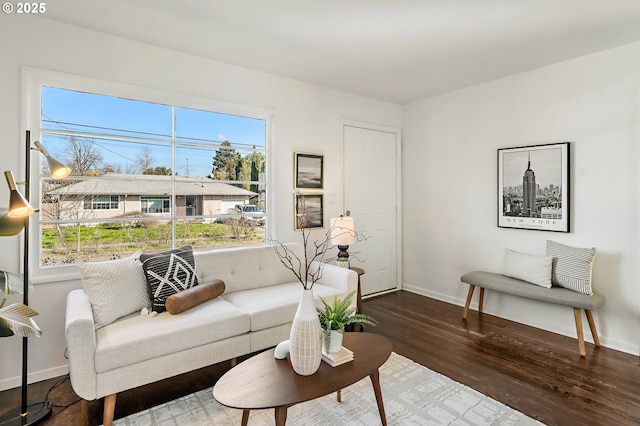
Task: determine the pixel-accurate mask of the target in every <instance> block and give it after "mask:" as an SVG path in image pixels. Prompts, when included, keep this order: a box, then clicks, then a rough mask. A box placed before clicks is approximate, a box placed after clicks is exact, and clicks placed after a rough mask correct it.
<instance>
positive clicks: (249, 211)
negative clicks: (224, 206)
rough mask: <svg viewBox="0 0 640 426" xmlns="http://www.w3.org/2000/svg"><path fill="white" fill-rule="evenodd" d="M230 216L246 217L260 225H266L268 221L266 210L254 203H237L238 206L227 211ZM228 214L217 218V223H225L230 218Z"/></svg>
mask: <svg viewBox="0 0 640 426" xmlns="http://www.w3.org/2000/svg"><path fill="white" fill-rule="evenodd" d="M227 214H228V215H229V217H240V218H243V217H244V218H246V219H247V220H248V221H250V222H252V223H254V224H256V225H258V226H264V224H265V223H266V221H267V216H266V214H265V212H263V211H262V210H260V209H259V208H258V206H256V205H254V204H236V206H235V207H234V208H232V209H229V210H228V211H227ZM232 215H233V216H232ZM229 217H227V216H221V217H218V218H216V220H215V223H225V222H226V221H227V219H228V218H229Z"/></svg>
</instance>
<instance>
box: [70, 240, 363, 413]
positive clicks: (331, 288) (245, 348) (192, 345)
mask: <svg viewBox="0 0 640 426" xmlns="http://www.w3.org/2000/svg"><path fill="white" fill-rule="evenodd" d="M290 247H292V248H293V249H294V250H296V251H301V250H302V249H301V246H299V245H294V246H290ZM195 263H196V271H197V275H198V280H199V281H200V282H201V283H206V282H210V281H211V280H213V279H220V280H222V281H224V283H225V286H226V290H225V292H224V294H223V295H222V296H219V297H217V298H215V299H212V300H209V301H207V302H205V303H203V304H201V305H198V306H196V307H193V308H191V309H189V310H187V311H185V312H183V313H180V314H177V315H171V314H169V313H168V312H163V313H161V314H159V315H157V316H143V315H140V314H139V313H134V314H131V315H128V316H125V317H123V318H120V319H118V320H116V321H115V322H113V323H111V324H109V325H107V326H104V327H102V328H99V329H97V330H96V329H95V324H94V316H93V312H92V306H91V304H90V302H89V297H88V295H87V293H86V292H85V291H84V290H83V289H79V290H73V291H71V292H70V293H69V295H68V297H67V311H66V328H65V334H66V339H67V348H68V354H69V369H70V374H71V384H72V386H73V389H74V391H75V392H76V393H77V394H78V395H79V396H81V397H82V398H84V399H87V400H94V399H98V398H102V397H106V398H105V408H104V419H103V421H104V424H105V425H108V424H110V423H111V422H112V420H113V412H114V408H115V401H116V394H117V393H118V392H121V391H124V390H127V389H131V388H135V387H137V386H141V385H145V384H148V383H151V382H155V381H158V380H161V379H165V378H168V377H172V376H175V375H178V374H182V373H185V372H188V371H191V370H195V369H198V368H202V367H205V366H208V365H212V364H215V363H218V362H221V361H224V360H230V359H234V358H235V357H237V356H240V355H245V354H249V353H252V352H255V351H259V350H261V349H265V348H269V347H272V346H275V345H276V344H278V343H279V342H281V341H283V340H287V339H288V338H289V331H290V325H291V321H292V319H293V316H294V314H295V311H296V309H297V304H298V300H299V297H300V292H301V290H302V285H301V284H300V282H298V281H296V278H295V276H294V275H293V273H292V272H291V271H289V270H288V269H286V268H285V267H284V266H283V265H282V263H281V262H280V259H279V257H278V256H277V255H276V254H275V252H274V250H273V248H272V247H269V246H263V247H250V248H239V249H226V250H217V251H207V252H196V253H195ZM317 266H318V264H316V267H317ZM322 267H323V268H324V269H323V273H322V276H321V278H320V279H319V281H318V282H316V283H315V285H314V287H313V290H314V295H315V297H316V299H317V300H318V301H319V299H318V297H323V298H325V299H332V298H333V296H334V295H337V296H338V297H344V296H346V295H347V294H348V293H350V292H352V291H355V290H356V289H357V274H356V273H355V272H354V271H351V270H349V269H345V268H341V267H338V266H334V265H330V264H323V265H322Z"/></svg>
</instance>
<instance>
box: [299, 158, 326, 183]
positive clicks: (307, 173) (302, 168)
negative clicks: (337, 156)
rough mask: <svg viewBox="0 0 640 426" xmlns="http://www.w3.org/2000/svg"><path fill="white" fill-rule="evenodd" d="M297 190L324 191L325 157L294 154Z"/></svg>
mask: <svg viewBox="0 0 640 426" xmlns="http://www.w3.org/2000/svg"><path fill="white" fill-rule="evenodd" d="M293 163H294V170H295V177H294V179H295V182H294V188H295V189H323V187H324V177H323V169H324V155H319V154H306V153H303V152H296V153H294V161H293Z"/></svg>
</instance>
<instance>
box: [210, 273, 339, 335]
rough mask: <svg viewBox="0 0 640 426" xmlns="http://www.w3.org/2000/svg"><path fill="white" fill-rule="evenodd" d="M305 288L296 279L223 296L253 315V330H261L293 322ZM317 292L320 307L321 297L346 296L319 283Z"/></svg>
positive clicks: (315, 291) (317, 301) (315, 292)
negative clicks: (301, 293)
mask: <svg viewBox="0 0 640 426" xmlns="http://www.w3.org/2000/svg"><path fill="white" fill-rule="evenodd" d="M281 267H282V266H281ZM301 291H302V284H300V283H299V282H293V283H287V284H279V285H273V286H269V287H263V288H256V289H252V290H245V291H237V292H234V293H225V294H224V295H223V296H221V297H223V298H224V299H226V300H228V301H229V302H230V303H233V304H234V305H235V306H237V307H239V308H240V309H242V310H244V311H246V312H248V313H249V315H250V316H251V331H258V330H264V329H267V328H271V327H275V326H279V325H282V324H288V323H290V322H291V321H293V316H294V315H295V313H296V310H297V309H298V302H299V300H300V292H301ZM313 294H314V297H315V299H316V305H317V306H322V302H321V301H320V297H323V298H324V299H325V300H333V296H334V295H337V296H338V297H339V298H340V297H344V296H346V294H344V293H343V292H341V291H340V290H338V289H335V288H333V287H329V286H326V285H322V284H319V283H316V284H315V285H314V286H313Z"/></svg>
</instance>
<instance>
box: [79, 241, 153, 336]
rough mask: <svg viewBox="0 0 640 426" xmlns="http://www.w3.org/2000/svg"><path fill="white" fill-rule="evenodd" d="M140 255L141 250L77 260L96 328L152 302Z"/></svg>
mask: <svg viewBox="0 0 640 426" xmlns="http://www.w3.org/2000/svg"><path fill="white" fill-rule="evenodd" d="M138 256H140V252H138V253H135V254H134V255H133V256H131V257H127V258H124V259H118V260H108V261H105V262H85V263H80V264H78V269H79V270H80V275H82V286H83V287H84V291H86V292H87V296H88V297H89V303H91V310H92V311H93V318H94V321H95V328H96V329H98V328H101V327H104V326H105V325H108V324H111V323H112V322H114V321H115V320H117V319H118V318H121V317H123V316H125V315H129V314H132V313H134V312H138V311H140V310H141V309H142V308H146V307H148V306H149V304H150V303H149V293H148V291H147V281H146V279H145V277H144V272H143V271H142V265H141V264H140V262H139V261H138Z"/></svg>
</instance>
